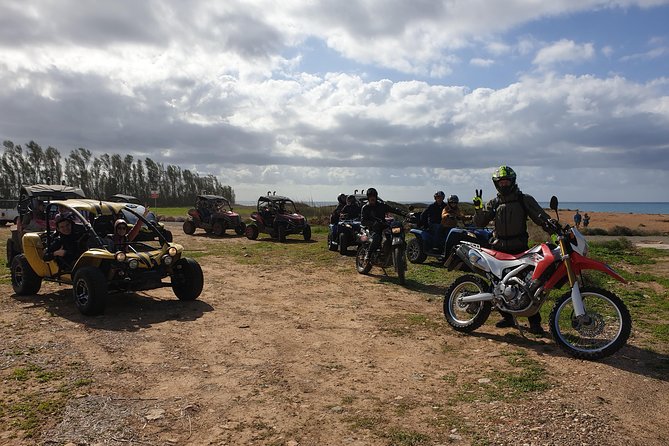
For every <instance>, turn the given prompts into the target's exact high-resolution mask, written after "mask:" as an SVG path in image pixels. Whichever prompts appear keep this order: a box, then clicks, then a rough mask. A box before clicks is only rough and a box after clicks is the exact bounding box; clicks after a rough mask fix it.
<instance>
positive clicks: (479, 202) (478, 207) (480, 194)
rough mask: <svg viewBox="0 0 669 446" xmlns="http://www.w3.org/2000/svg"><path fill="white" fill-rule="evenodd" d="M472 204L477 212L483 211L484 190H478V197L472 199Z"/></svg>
mask: <svg viewBox="0 0 669 446" xmlns="http://www.w3.org/2000/svg"><path fill="white" fill-rule="evenodd" d="M472 202H473V203H474V209H476V210H477V211H478V210H481V209H483V189H476V196H475V197H474V198H472Z"/></svg>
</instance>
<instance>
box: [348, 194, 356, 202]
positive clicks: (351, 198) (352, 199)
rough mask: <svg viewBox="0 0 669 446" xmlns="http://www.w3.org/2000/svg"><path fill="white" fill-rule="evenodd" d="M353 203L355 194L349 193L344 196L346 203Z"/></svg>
mask: <svg viewBox="0 0 669 446" xmlns="http://www.w3.org/2000/svg"><path fill="white" fill-rule="evenodd" d="M353 203H355V195H349V196H348V197H346V204H353Z"/></svg>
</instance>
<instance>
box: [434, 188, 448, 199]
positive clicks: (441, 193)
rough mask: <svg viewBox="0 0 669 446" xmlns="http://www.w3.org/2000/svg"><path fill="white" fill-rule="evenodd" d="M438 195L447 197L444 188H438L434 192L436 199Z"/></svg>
mask: <svg viewBox="0 0 669 446" xmlns="http://www.w3.org/2000/svg"><path fill="white" fill-rule="evenodd" d="M437 197H441V198H442V199H444V198H446V194H445V193H444V191H443V190H438V191H436V192H435V193H434V199H435V200H436V199H437Z"/></svg>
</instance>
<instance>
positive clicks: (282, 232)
mask: <svg viewBox="0 0 669 446" xmlns="http://www.w3.org/2000/svg"><path fill="white" fill-rule="evenodd" d="M278 233H279V242H281V243H286V227H285V226H283V225H281V226H279V230H278Z"/></svg>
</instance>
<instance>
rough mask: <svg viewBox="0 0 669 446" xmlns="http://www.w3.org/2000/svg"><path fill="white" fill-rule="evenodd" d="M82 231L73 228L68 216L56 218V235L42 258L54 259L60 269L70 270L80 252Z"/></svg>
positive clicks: (81, 250)
mask: <svg viewBox="0 0 669 446" xmlns="http://www.w3.org/2000/svg"><path fill="white" fill-rule="evenodd" d="M83 235H84V233H82V232H81V231H79V230H75V225H74V223H73V222H72V219H71V218H70V217H69V216H60V217H59V218H58V219H57V220H56V236H55V237H54V238H53V239H52V240H51V243H49V246H48V247H47V249H46V252H45V253H44V260H47V261H49V260H55V261H56V263H57V264H58V267H59V268H60V270H61V271H71V270H72V267H73V266H74V263H75V262H76V261H77V259H78V258H79V256H80V255H81V253H82V252H83V251H84V250H83V249H81V240H82V237H83Z"/></svg>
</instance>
